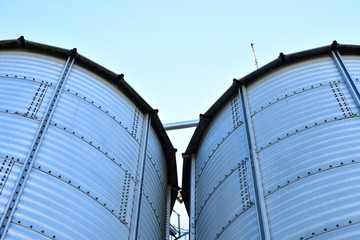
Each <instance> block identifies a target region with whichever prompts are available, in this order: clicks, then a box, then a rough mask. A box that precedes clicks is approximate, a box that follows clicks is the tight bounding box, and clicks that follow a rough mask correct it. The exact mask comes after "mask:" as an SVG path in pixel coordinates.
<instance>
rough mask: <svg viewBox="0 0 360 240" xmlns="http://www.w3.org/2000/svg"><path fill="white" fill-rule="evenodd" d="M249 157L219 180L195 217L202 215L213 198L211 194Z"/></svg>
mask: <svg viewBox="0 0 360 240" xmlns="http://www.w3.org/2000/svg"><path fill="white" fill-rule="evenodd" d="M247 160H248V158H245V159H243V160H241V161H240V163H239V164H238V165H237V166H236V167H235V168H233V169H231V170H230V172H228V173H227V174H226V175H225V177H224V178H223V179H221V180H220V181H219V183H218V184H217V185H216V186H215V187H214V188H213V189H212V191H211V192H210V193H209V194H208V197H207V198H206V199H205V200H204V201H203V203H202V205H201V206H200V210H199V212H198V213H197V214H196V216H195V219H196V220H198V218H199V216H200V215H201V212H202V211H203V209H204V208H205V206H206V204H207V203H208V200H209V199H210V198H211V196H212V195H213V194H214V193H215V192H216V190H218V188H219V187H220V186H221V185H222V184H223V183H224V182H225V180H226V179H227V178H228V177H230V176H231V175H232V174H233V173H234V172H235V171H237V170H238V169H239V168H240V167H241V165H243V164H246V161H247Z"/></svg>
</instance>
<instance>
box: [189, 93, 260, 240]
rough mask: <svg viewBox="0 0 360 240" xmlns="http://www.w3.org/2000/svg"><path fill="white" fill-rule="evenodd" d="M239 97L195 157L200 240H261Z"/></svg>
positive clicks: (213, 125) (218, 118) (220, 115)
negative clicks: (233, 238)
mask: <svg viewBox="0 0 360 240" xmlns="http://www.w3.org/2000/svg"><path fill="white" fill-rule="evenodd" d="M247 149H248V148H247V140H246V133H245V126H244V116H243V113H242V103H241V100H240V99H239V97H235V98H233V99H232V100H231V101H230V102H229V103H228V104H226V105H225V106H224V108H223V110H222V111H221V112H220V113H218V115H217V116H216V117H215V118H214V119H213V120H212V123H211V125H210V126H209V127H208V129H207V132H206V133H205V136H204V138H203V141H202V143H201V146H200V148H199V151H198V154H197V157H196V171H195V183H196V185H195V186H196V191H195V199H196V200H195V209H196V210H195V221H196V227H195V229H196V238H197V239H224V240H225V239H231V237H230V236H236V238H237V239H246V240H248V239H258V238H259V232H258V225H257V217H256V213H255V212H256V210H255V207H254V202H255V200H254V186H253V182H252V180H251V179H252V173H251V167H250V164H249V152H248V150H247Z"/></svg>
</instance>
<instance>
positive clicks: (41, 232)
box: [12, 222, 55, 239]
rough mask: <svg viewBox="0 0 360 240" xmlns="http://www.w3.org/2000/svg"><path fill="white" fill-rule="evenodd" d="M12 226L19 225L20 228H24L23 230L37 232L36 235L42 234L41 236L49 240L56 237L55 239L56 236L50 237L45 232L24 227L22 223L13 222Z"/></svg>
mask: <svg viewBox="0 0 360 240" xmlns="http://www.w3.org/2000/svg"><path fill="white" fill-rule="evenodd" d="M12 224H15V225H17V226H19V227H23V228H25V229H27V230H29V231H32V232H36V233H38V234H40V235H42V236H44V237H47V238H49V239H54V237H55V236H49V235H47V234H45V232H44V231H37V230H35V229H33V228H32V227H28V226H24V225H22V224H21V222H20V223H19V222H13V223H12Z"/></svg>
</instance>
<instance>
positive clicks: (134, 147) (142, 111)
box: [0, 37, 177, 239]
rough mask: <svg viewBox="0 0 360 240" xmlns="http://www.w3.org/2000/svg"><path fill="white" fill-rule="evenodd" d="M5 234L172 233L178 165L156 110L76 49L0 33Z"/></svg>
mask: <svg viewBox="0 0 360 240" xmlns="http://www.w3.org/2000/svg"><path fill="white" fill-rule="evenodd" d="M0 142H1V144H0V161H1V163H2V165H1V169H0V173H1V175H2V176H1V177H2V179H1V182H0V209H1V212H2V215H1V225H0V235H1V239H49V238H50V239H166V238H167V235H168V233H167V225H168V221H169V213H170V209H171V206H172V204H173V202H174V200H175V196H176V190H175V191H174V190H171V189H172V187H174V188H173V189H175V188H176V187H177V176H176V175H177V174H176V165H175V150H174V148H173V147H172V145H171V143H170V141H169V139H168V137H167V135H166V133H165V131H164V129H163V127H162V124H161V122H160V120H159V118H158V116H157V113H156V110H154V109H152V108H151V107H150V106H149V105H148V104H147V103H146V102H145V101H144V100H143V99H142V98H141V97H140V96H139V95H138V94H137V93H136V92H135V91H134V90H133V89H132V88H131V87H130V86H129V85H128V84H127V83H126V82H125V81H124V79H123V76H122V75H116V74H114V73H112V72H110V71H109V70H107V69H105V68H103V67H101V66H100V65H98V64H96V63H94V62H92V61H90V60H89V59H86V58H85V57H83V56H81V55H79V54H77V53H76V50H72V51H68V50H65V49H60V48H56V47H51V46H47V45H43V44H39V43H34V42H30V41H25V40H24V38H22V37H21V38H19V39H18V40H9V41H1V42H0Z"/></svg>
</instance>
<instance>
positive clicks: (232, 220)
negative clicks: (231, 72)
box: [215, 203, 254, 239]
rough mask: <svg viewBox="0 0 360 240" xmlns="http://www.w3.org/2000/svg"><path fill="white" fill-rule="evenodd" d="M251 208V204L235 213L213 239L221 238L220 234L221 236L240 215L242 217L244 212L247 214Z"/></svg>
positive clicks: (252, 205)
mask: <svg viewBox="0 0 360 240" xmlns="http://www.w3.org/2000/svg"><path fill="white" fill-rule="evenodd" d="M252 207H254V204H253V203H252V204H250V205H249V206H248V207H247V208H246V209H245V210H242V211H241V212H240V213H236V214H235V216H234V217H233V218H232V219H230V220H229V221H228V222H227V223H226V225H225V226H223V227H222V228H221V231H220V232H218V233H217V234H216V238H215V239H218V238H219V237H220V236H221V234H223V232H225V230H226V229H227V228H228V227H229V226H230V225H231V224H232V223H233V222H235V221H236V219H238V218H239V217H240V216H241V215H243V214H244V213H245V212H247V211H248V210H249V209H251V208H252Z"/></svg>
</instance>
